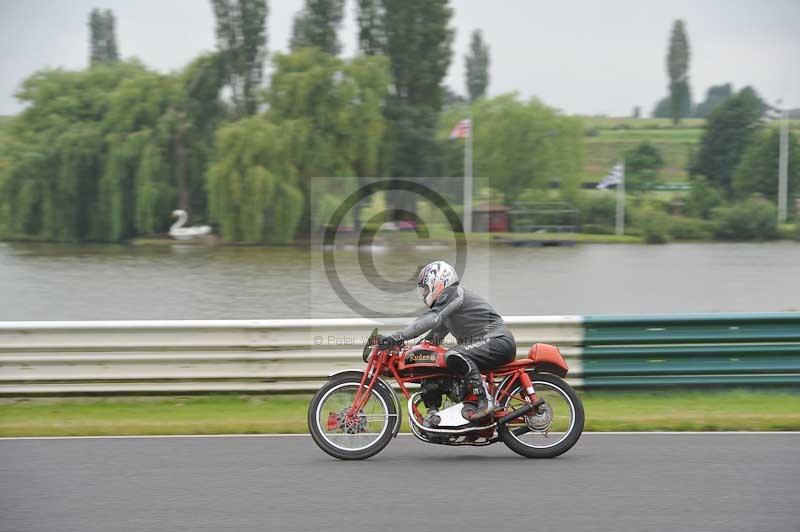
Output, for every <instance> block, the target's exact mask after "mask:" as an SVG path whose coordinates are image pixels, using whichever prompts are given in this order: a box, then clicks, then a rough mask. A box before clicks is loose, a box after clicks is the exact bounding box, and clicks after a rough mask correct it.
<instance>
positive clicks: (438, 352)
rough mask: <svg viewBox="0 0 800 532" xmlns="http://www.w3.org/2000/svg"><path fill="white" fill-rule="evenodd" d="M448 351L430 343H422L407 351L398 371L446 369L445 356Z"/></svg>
mask: <svg viewBox="0 0 800 532" xmlns="http://www.w3.org/2000/svg"><path fill="white" fill-rule="evenodd" d="M446 352H447V349H446V348H444V347H441V346H438V345H435V344H432V343H430V342H424V341H423V342H420V343H418V344H417V345H415V346H413V347H412V348H411V349H409V350H408V351H406V353H405V356H404V358H403V361H402V362H401V363H400V364H399V365H398V369H401V370H403V369H416V368H420V369H422V368H446V367H447V364H445V361H444V354H445V353H446Z"/></svg>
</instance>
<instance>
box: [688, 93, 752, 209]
mask: <svg viewBox="0 0 800 532" xmlns="http://www.w3.org/2000/svg"><path fill="white" fill-rule="evenodd" d="M765 109H766V104H765V103H764V102H763V101H762V100H761V98H759V97H758V94H756V92H755V90H753V89H752V88H750V87H745V88H744V89H742V90H741V91H739V92H738V93H737V94H736V96H734V97H732V98H729V99H728V100H727V101H726V102H725V103H723V104H722V105H720V106H719V107H717V108H716V109H714V110H713V111H712V112H711V113H709V115H708V117H707V119H706V126H705V131H704V132H703V136H702V137H701V139H700V150H699V152H698V153H697V157H696V160H695V161H694V163H693V164H692V167H691V168H690V172H691V173H692V174H693V175H703V176H706V177H707V178H708V181H709V184H711V185H712V186H714V187H717V188H718V189H719V190H720V191H721V192H722V193H723V194H726V195H731V194H732V193H733V186H732V178H733V172H734V170H735V169H736V167H737V165H738V164H739V161H740V160H741V157H742V154H743V153H744V151H745V150H746V149H747V147H748V146H749V145H750V142H751V140H752V139H753V137H754V135H755V134H756V133H757V131H758V129H759V127H760V125H761V117H762V115H763V114H764V111H765Z"/></svg>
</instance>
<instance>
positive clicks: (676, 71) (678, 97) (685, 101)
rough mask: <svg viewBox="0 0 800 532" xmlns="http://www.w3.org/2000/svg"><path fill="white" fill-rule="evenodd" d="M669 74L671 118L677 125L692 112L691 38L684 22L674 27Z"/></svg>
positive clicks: (670, 48) (675, 24)
mask: <svg viewBox="0 0 800 532" xmlns="http://www.w3.org/2000/svg"><path fill="white" fill-rule="evenodd" d="M667 74H668V75H669V105H670V117H671V118H672V122H673V123H674V124H677V123H678V122H679V121H680V119H681V118H684V117H687V116H689V115H690V114H691V111H692V96H691V92H690V89H689V38H688V37H687V36H686V26H685V25H684V23H683V21H682V20H676V21H675V23H674V24H673V26H672V35H671V36H670V40H669V51H668V52H667Z"/></svg>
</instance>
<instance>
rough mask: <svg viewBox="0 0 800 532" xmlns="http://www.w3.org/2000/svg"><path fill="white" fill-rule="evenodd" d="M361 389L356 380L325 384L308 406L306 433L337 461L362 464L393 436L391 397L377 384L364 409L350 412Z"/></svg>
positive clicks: (394, 411) (395, 420)
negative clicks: (357, 461)
mask: <svg viewBox="0 0 800 532" xmlns="http://www.w3.org/2000/svg"><path fill="white" fill-rule="evenodd" d="M360 386H361V379H360V377H358V376H352V375H350V376H342V377H340V378H337V379H333V380H331V381H329V382H327V383H326V384H325V385H324V386H323V387H322V388H320V389H319V390H318V391H317V393H315V394H314V397H313V399H312V400H311V404H310V405H309V406H308V430H309V432H310V433H311V437H312V438H313V439H314V442H315V443H316V444H317V445H318V446H319V448H320V449H322V450H323V451H325V452H326V453H328V454H329V455H331V456H333V457H335V458H339V459H340V460H364V459H365V458H369V457H370V456H373V455H375V454H377V453H378V452H380V451H381V449H383V448H384V447H386V445H387V444H388V443H389V441H390V440H391V439H392V436H394V434H395V428H396V427H397V425H398V423H400V415H399V412H397V409H396V407H395V404H396V403H395V398H394V397H392V396H391V395H390V394H392V393H394V392H393V391H392V390H391V389H389V388H388V387H387V386H384V385H382V384H380V383H377V384H376V385H375V387H374V388H373V389H372V390H371V391H370V396H369V398H368V399H367V402H366V404H365V405H364V407H363V408H362V409H361V410H359V412H357V413H355V414H353V413H352V412H351V411H350V410H351V408H352V405H353V400H354V399H355V396H356V392H357V391H358V389H359V387H360Z"/></svg>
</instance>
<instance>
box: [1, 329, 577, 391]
mask: <svg viewBox="0 0 800 532" xmlns="http://www.w3.org/2000/svg"><path fill="white" fill-rule="evenodd" d="M505 319H506V322H507V323H508V325H509V327H510V328H511V330H512V331H513V333H514V335H515V337H516V339H517V347H518V356H520V357H524V356H526V355H527V351H528V348H529V347H530V346H531V345H532V344H533V343H536V342H545V343H551V344H555V345H557V346H559V347H560V348H561V351H562V353H563V354H564V356H565V357H566V358H567V363H568V364H569V367H570V374H569V377H570V379H569V380H570V381H571V383H572V384H574V385H577V386H580V385H581V379H580V376H581V365H580V354H581V352H580V344H581V341H582V339H583V327H582V322H583V319H582V317H580V316H510V317H507V318H505ZM408 321H409V320H397V319H394V320H384V321H376V320H371V319H363V318H354V319H320V320H213V321H210V320H203V321H75V322H69V321H67V322H64V321H59V322H56V321H41V322H0V395H5V396H24V395H88V394H147V393H152V394H193V393H212V392H240V393H280V392H307V391H312V390H315V389H317V388H319V386H320V385H321V384H322V382H323V381H324V380H325V379H326V377H327V376H328V375H329V374H330V373H333V372H334V371H337V370H340V369H347V368H362V367H363V366H364V363H363V362H362V360H361V350H362V347H363V346H364V344H365V342H366V340H367V337H368V336H369V334H370V332H371V331H372V329H373V328H375V327H378V328H380V330H381V331H382V332H393V331H395V330H397V329H398V328H400V327H401V326H402V324H404V323H407V322H408Z"/></svg>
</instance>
